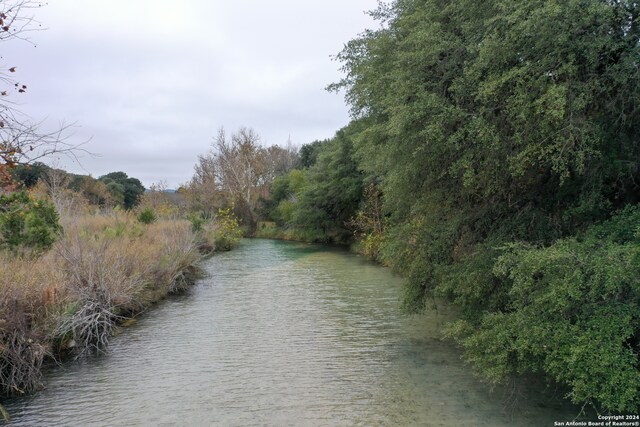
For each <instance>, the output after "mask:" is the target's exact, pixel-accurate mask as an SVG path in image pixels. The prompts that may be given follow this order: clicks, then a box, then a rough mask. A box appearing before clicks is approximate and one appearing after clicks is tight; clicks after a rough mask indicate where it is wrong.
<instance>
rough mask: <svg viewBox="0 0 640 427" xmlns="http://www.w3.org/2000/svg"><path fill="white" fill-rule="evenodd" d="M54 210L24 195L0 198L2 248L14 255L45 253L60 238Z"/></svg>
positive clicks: (48, 205) (57, 218)
mask: <svg viewBox="0 0 640 427" xmlns="http://www.w3.org/2000/svg"><path fill="white" fill-rule="evenodd" d="M61 232H62V227H61V226H60V223H59V217H58V213H57V212H56V210H55V207H54V206H53V205H52V204H51V203H49V202H47V201H44V200H34V199H32V198H30V197H29V196H28V195H27V193H25V192H17V193H12V194H10V195H8V196H7V195H2V196H0V247H3V248H5V249H9V250H11V251H20V252H24V250H35V251H38V252H42V251H44V250H46V249H48V248H50V247H51V245H53V243H54V242H55V240H56V238H57V237H58V236H59V235H60V234H61Z"/></svg>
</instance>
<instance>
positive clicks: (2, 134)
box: [0, 0, 82, 188]
mask: <svg viewBox="0 0 640 427" xmlns="http://www.w3.org/2000/svg"><path fill="white" fill-rule="evenodd" d="M45 4H46V3H44V2H41V1H37V0H0V41H9V40H11V39H20V40H25V41H29V39H28V35H29V33H30V32H32V31H37V30H38V29H40V28H41V27H40V24H39V23H38V22H37V21H35V19H34V18H33V15H32V13H33V10H34V9H38V8H40V7H42V6H43V5H45ZM16 73H17V69H16V67H15V66H11V65H10V64H9V65H6V64H0V188H2V187H5V186H8V185H9V183H10V182H11V179H10V175H9V170H10V169H11V168H12V167H13V166H15V165H17V164H26V163H31V162H34V161H35V160H38V159H41V158H43V157H46V156H51V155H52V154H66V155H69V156H72V157H73V158H74V159H75V153H76V152H77V151H78V149H79V145H82V144H79V145H78V144H76V145H73V144H70V143H69V142H68V137H69V136H70V135H68V131H69V129H70V127H71V126H72V125H66V124H61V125H60V127H59V128H58V129H56V130H55V131H53V132H46V131H45V132H43V131H42V130H41V123H38V122H33V121H32V120H31V119H30V118H28V117H27V116H26V115H24V114H23V113H22V112H20V111H19V109H18V108H17V106H16V103H15V101H13V100H11V95H12V94H16V93H17V94H22V93H24V92H26V91H27V85H26V84H24V83H21V82H19V81H18V80H16V78H15V75H16Z"/></svg>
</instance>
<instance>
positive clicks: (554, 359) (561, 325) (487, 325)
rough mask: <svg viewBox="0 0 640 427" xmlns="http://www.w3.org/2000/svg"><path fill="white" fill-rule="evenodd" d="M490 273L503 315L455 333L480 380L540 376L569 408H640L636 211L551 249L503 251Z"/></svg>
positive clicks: (639, 232) (639, 214) (639, 231)
mask: <svg viewBox="0 0 640 427" xmlns="http://www.w3.org/2000/svg"><path fill="white" fill-rule="evenodd" d="M494 273H495V275H496V276H497V277H498V278H499V279H501V280H502V281H503V286H508V289H509V291H508V296H509V300H510V302H509V304H508V309H507V310H504V311H502V312H496V313H492V314H487V315H485V316H484V318H483V319H482V321H481V323H480V326H479V327H478V328H475V327H472V325H471V324H470V323H467V322H464V321H460V322H458V323H457V324H456V325H455V326H454V328H453V335H455V336H457V337H458V338H462V341H461V342H462V343H463V345H464V347H465V348H466V349H467V355H468V358H469V360H471V361H473V362H474V363H475V365H476V366H477V367H479V369H480V371H481V373H482V374H484V376H485V377H487V378H489V379H490V380H492V381H500V380H504V379H505V378H506V377H507V376H508V375H510V374H518V373H523V372H545V373H547V374H548V375H549V376H550V377H551V378H552V379H554V380H555V381H557V382H558V383H560V384H563V385H566V386H567V387H568V389H569V395H570V397H571V399H572V400H573V401H574V402H576V403H580V402H592V403H595V404H598V405H599V406H601V407H604V408H606V409H607V410H611V411H621V412H630V413H631V412H635V411H637V410H638V409H639V408H640V370H639V369H638V367H639V364H640V357H639V352H640V342H639V341H640V207H634V208H627V209H625V210H624V211H623V212H621V213H620V214H618V215H616V216H615V217H614V218H613V219H611V220H610V221H607V222H605V223H603V224H600V225H596V226H593V227H591V228H590V229H589V230H588V231H587V232H585V233H582V234H579V235H577V236H575V237H572V238H567V239H563V240H559V241H557V242H556V243H554V244H553V245H551V246H549V247H544V248H540V247H534V246H531V245H527V244H512V245H509V246H508V247H507V248H505V252H504V254H503V255H502V256H500V257H499V258H498V260H497V262H496V264H495V267H494Z"/></svg>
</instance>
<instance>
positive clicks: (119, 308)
mask: <svg viewBox="0 0 640 427" xmlns="http://www.w3.org/2000/svg"><path fill="white" fill-rule="evenodd" d="M20 194H22V195H24V198H22V199H21V200H22V201H24V200H29V201H30V202H33V203H34V204H35V205H36V206H46V204H47V203H48V202H47V201H46V200H41V199H36V198H34V195H33V194H31V195H27V194H26V193H20ZM3 200H4V201H6V200H8V199H7V198H5V199H3ZM3 206H4V207H5V209H4V214H5V216H2V215H0V225H2V226H5V225H6V224H7V223H8V222H9V223H11V221H10V219H11V218H9V220H7V211H8V210H7V209H6V207H7V204H6V203H5V204H4V205H3ZM143 206H144V203H143ZM20 208H21V209H20V212H17V214H18V215H19V216H21V217H28V216H29V215H30V214H31V212H30V211H29V210H28V209H27V208H25V207H24V206H23V205H21V206H20ZM159 210H160V211H162V209H159ZM0 211H2V209H0ZM0 213H2V212H0ZM172 213H173V214H172V215H170V216H168V217H164V218H162V217H161V218H157V217H156V214H155V213H154V211H153V210H152V209H150V208H149V207H141V208H140V209H138V211H137V212H133V211H122V210H120V209H110V210H106V211H102V212H97V213H90V212H87V211H86V209H85V210H84V211H80V212H75V213H69V212H67V213H66V214H64V215H63V216H62V217H61V218H60V220H59V225H60V228H59V230H60V232H59V233H58V236H57V240H56V241H55V243H52V244H51V246H50V247H49V248H47V249H44V250H35V249H33V247H30V248H25V247H24V246H21V247H19V248H18V249H16V248H13V249H8V248H4V249H5V250H4V251H0V263H1V264H2V266H3V267H2V269H0V313H2V315H1V316H0V396H15V395H25V394H29V393H33V392H35V391H37V390H39V389H41V388H42V387H43V369H44V368H45V367H46V366H47V365H49V364H52V363H59V362H61V361H64V360H69V359H74V358H79V357H83V356H87V355H91V354H96V353H100V352H103V351H104V350H105V349H106V348H107V345H108V343H109V339H110V337H111V336H112V335H113V334H114V332H115V331H116V328H117V327H119V326H120V325H123V324H125V325H126V323H127V322H128V321H129V319H132V318H134V317H135V316H137V315H138V314H140V313H141V312H143V311H145V310H146V309H147V308H149V307H150V306H152V305H154V304H155V303H157V302H159V301H161V300H163V299H165V298H166V297H167V296H168V295H172V294H179V293H181V292H184V291H185V290H187V289H188V288H189V286H191V285H192V284H193V283H194V282H195V280H196V279H197V278H198V277H199V276H200V275H201V274H202V271H201V270H200V268H199V267H198V263H199V261H200V260H202V259H203V257H206V256H208V255H211V254H213V252H215V251H218V250H229V249H231V248H232V247H233V246H234V245H235V244H237V243H238V241H239V239H240V237H241V230H240V228H239V226H238V222H237V221H236V220H235V218H234V217H233V216H232V215H231V214H230V213H229V212H225V211H220V212H219V214H218V215H216V217H214V218H213V219H210V220H208V221H205V220H204V219H201V218H198V219H193V218H192V219H191V220H187V219H181V218H179V217H178V216H177V215H175V211H174V212H172ZM29 226H30V227H31V231H34V230H35V231H38V233H39V235H40V237H42V235H43V234H45V233H44V231H43V230H42V229H37V228H36V225H34V222H33V221H32V222H29V221H28V220H27V221H26V226H25V227H24V229H23V230H21V232H22V237H21V238H22V239H23V240H25V239H27V237H26V236H28V235H29V230H28V227H29ZM4 230H5V234H6V235H8V233H7V232H6V228H5V229H4ZM38 233H36V234H38ZM4 240H5V241H6V240H7V238H6V236H5V239H4ZM8 417H9V414H7V412H6V411H5V410H4V409H3V408H2V407H1V406H0V420H1V419H3V418H4V419H5V420H7V419H8Z"/></svg>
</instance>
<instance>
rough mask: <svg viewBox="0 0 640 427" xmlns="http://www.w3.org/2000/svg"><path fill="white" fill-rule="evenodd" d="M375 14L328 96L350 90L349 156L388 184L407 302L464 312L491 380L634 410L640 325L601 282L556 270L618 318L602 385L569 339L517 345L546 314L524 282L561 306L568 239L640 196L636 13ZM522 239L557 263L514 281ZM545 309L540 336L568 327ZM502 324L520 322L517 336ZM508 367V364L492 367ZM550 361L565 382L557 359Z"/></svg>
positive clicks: (585, 7)
mask: <svg viewBox="0 0 640 427" xmlns="http://www.w3.org/2000/svg"><path fill="white" fill-rule="evenodd" d="M373 15H374V16H375V17H376V18H378V19H380V20H381V23H382V26H381V27H380V29H378V30H376V31H368V32H365V33H364V34H363V35H361V36H360V37H358V38H357V39H355V40H352V41H350V42H349V43H348V44H347V45H346V46H345V49H344V50H343V51H342V52H341V53H340V54H339V55H338V59H339V60H341V61H342V63H343V69H344V71H345V74H346V77H345V78H344V79H343V80H342V81H341V82H339V83H338V84H336V85H332V86H331V87H330V88H331V89H336V90H339V89H344V90H346V99H347V101H348V102H349V104H350V106H351V112H352V116H353V118H354V119H355V120H357V121H359V122H361V123H362V124H363V126H364V128H363V129H362V131H360V132H358V133H357V134H355V135H353V138H352V140H353V146H354V156H353V157H354V158H355V159H356V160H357V162H358V168H359V169H361V170H362V171H363V172H364V173H365V176H366V177H367V179H370V180H373V179H375V182H379V183H380V187H381V190H382V192H383V210H384V211H385V212H386V213H388V214H389V216H388V227H386V228H385V238H384V241H383V245H382V248H381V252H382V257H383V258H384V261H386V262H388V263H390V264H391V265H392V266H393V267H394V268H395V269H396V270H399V271H402V272H403V273H404V274H406V275H407V277H408V280H407V287H406V298H405V307H406V308H407V309H408V310H410V311H419V310H422V309H424V308H425V303H426V301H427V300H428V297H429V296H432V295H438V296H443V297H447V298H449V299H450V300H452V301H455V302H457V303H458V304H460V305H461V306H462V313H463V316H464V318H465V321H467V322H468V324H469V325H470V328H469V329H468V330H467V332H468V334H467V335H465V334H460V335H458V336H464V338H463V345H465V346H466V347H467V348H468V349H469V351H470V353H468V355H471V356H472V360H474V361H475V362H476V364H477V365H478V366H480V368H481V370H482V372H483V373H484V374H485V376H487V377H490V378H492V379H495V378H497V377H501V379H503V380H504V375H506V373H507V371H509V372H518V373H522V372H531V371H537V372H540V371H543V370H544V371H545V372H549V373H550V372H554V373H555V372H560V374H558V375H557V376H555V377H554V378H553V379H555V380H557V381H560V382H561V383H562V384H565V385H566V386H567V387H569V388H570V389H571V393H573V394H572V395H574V396H579V397H577V399H576V400H577V401H580V402H593V403H595V404H599V405H601V406H603V407H604V408H606V409H607V410H615V411H623V410H624V411H631V412H633V411H635V410H636V409H637V408H638V405H639V403H638V400H637V387H636V385H637V384H638V381H637V375H631V374H629V372H626V371H625V372H623V370H624V369H627V370H628V368H629V366H633V367H634V369H636V370H637V367H638V364H639V363H640V360H639V359H638V353H639V352H638V340H637V336H639V334H640V332H638V327H637V321H636V320H635V318H634V317H632V316H631V317H630V316H628V315H627V314H625V313H622V312H621V311H617V309H618V308H620V307H619V302H620V301H619V300H615V299H613V300H611V299H608V298H599V297H598V295H600V293H599V292H598V289H597V286H599V282H598V280H588V277H587V276H588V275H589V274H591V273H592V271H585V272H583V273H579V272H580V271H581V270H579V269H577V268H573V269H570V271H568V272H565V271H561V272H559V273H557V275H558V276H562V275H564V274H565V273H566V274H568V275H572V274H577V275H580V274H583V276H584V277H578V278H576V277H573V276H572V277H571V279H572V280H573V279H575V280H577V281H578V284H574V285H573V287H575V288H578V289H580V291H581V292H582V291H584V292H585V299H586V300H587V301H586V302H585V301H582V303H583V306H584V305H585V304H587V306H588V307H592V306H593V304H594V303H596V302H597V303H598V304H599V307H600V309H601V311H597V310H596V311H594V312H593V313H591V314H594V315H598V316H596V317H597V319H599V320H598V322H599V321H600V320H601V321H602V322H605V320H604V319H607V318H609V319H610V320H611V322H612V325H610V326H612V327H614V326H615V327H617V328H618V330H619V331H623V332H624V333H622V332H621V335H619V336H622V335H625V334H626V335H625V336H627V338H625V339H626V340H627V341H624V340H623V341H624V342H623V344H622V345H623V351H622V352H621V353H617V354H624V357H622V356H621V357H620V361H624V364H621V366H622V365H624V368H623V367H621V368H620V370H616V369H615V368H613V366H615V365H616V363H615V360H614V359H615V358H611V359H609V360H607V361H606V363H608V364H609V365H608V366H610V367H612V368H611V369H610V370H608V372H607V373H606V374H605V373H603V372H602V370H595V369H594V365H595V364H596V362H597V360H594V359H589V358H588V357H585V358H584V359H580V360H581V361H582V362H584V363H582V364H581V365H579V366H571V367H570V368H571V369H569V367H568V366H567V364H569V363H572V360H573V361H575V360H577V359H576V357H577V356H578V352H583V351H584V349H585V348H587V347H588V346H583V347H582V348H578V347H579V345H578V344H579V343H577V342H573V343H572V342H571V341H570V340H565V339H562V340H557V341H556V342H558V343H559V345H560V346H561V348H560V349H558V350H557V351H556V350H554V349H550V348H537V349H536V352H532V351H529V350H530V349H531V348H532V347H533V346H530V343H528V342H527V340H526V338H520V336H519V334H518V335H514V334H513V332H514V330H515V329H516V328H517V327H520V325H524V322H526V321H528V320H529V318H528V317H527V316H526V315H525V314H526V313H528V310H531V309H532V307H533V308H534V309H540V310H547V307H548V305H546V304H537V302H536V301H533V300H532V299H531V298H533V297H534V296H535V295H534V296H531V295H527V296H526V297H525V298H520V295H519V294H518V292H519V288H520V287H522V286H523V284H529V283H531V279H532V278H533V282H535V283H536V284H538V283H540V284H541V286H542V285H544V286H545V288H544V289H542V290H540V292H545V291H548V294H546V295H542V296H541V298H549V299H550V300H551V299H553V298H552V297H550V296H552V295H555V294H554V292H556V291H558V288H561V287H562V286H564V285H567V283H568V282H567V281H565V280H564V278H563V279H561V280H558V281H557V282H554V283H552V286H547V285H548V284H547V283H545V281H546V280H549V278H548V277H547V274H546V272H551V273H553V274H556V270H554V269H555V268H556V267H557V268H561V267H562V265H560V266H558V265H555V264H554V263H555V262H556V261H555V260H554V255H557V253H558V251H557V249H558V248H560V247H561V246H562V245H563V244H566V242H567V241H565V240H564V239H570V238H571V236H574V237H575V238H576V239H578V238H580V236H581V235H580V233H581V232H582V231H583V230H585V229H588V228H589V227H591V226H594V224H598V223H600V222H602V221H604V220H606V219H607V218H609V217H610V216H611V215H612V214H614V213H615V212H616V211H617V210H618V209H620V208H622V207H624V206H626V205H633V204H637V203H638V202H639V201H640V184H639V183H640V144H638V141H639V140H640V128H639V127H638V126H637V125H636V124H637V123H638V122H640V109H638V108H637V107H636V106H637V105H640V80H639V79H638V64H639V63H640V60H639V58H640V21H639V17H640V3H638V2H636V1H612V0H567V1H562V2H549V1H544V0H531V1H526V2H517V1H516V2H513V1H504V0H489V1H484V2H476V1H472V0H461V1H455V2H451V1H444V0H397V1H394V2H392V3H390V4H382V5H381V7H380V8H379V9H378V10H377V11H375V12H374V13H373ZM318 162H320V160H318ZM515 242H520V243H524V244H526V245H529V246H528V247H532V248H539V247H542V248H547V247H551V248H553V250H552V249H550V250H548V251H541V252H537V251H535V250H534V249H532V250H531V252H526V253H525V252H518V253H519V254H520V255H523V256H525V255H526V256H527V257H529V256H531V257H533V256H535V257H536V262H531V264H528V265H524V264H518V263H516V262H513V263H510V264H508V267H505V268H507V270H506V271H503V270H500V268H499V267H500V266H501V265H506V264H503V263H501V261H500V260H504V258H502V256H503V255H504V254H505V251H507V249H506V248H509V247H510V245H512V244H515ZM554 242H562V243H558V247H554V246H553V244H554ZM570 246H572V244H571V245H570ZM582 249H584V248H582ZM582 249H580V250H582ZM585 250H587V251H591V250H594V251H595V250H596V249H595V248H594V247H587V248H586V249H585ZM576 251H578V249H576ZM576 251H573V252H572V251H569V252H568V254H569V255H571V256H572V255H573V254H576ZM614 252H615V251H614ZM562 255H563V256H566V255H567V253H564V252H563V253H562ZM531 259H533V258H531ZM584 259H590V257H589V256H585V257H584ZM565 264H566V263H565ZM533 267H535V268H533ZM522 272H525V273H527V274H528V275H530V276H527V277H522V276H521V275H518V274H519V273H522ZM523 274H524V273H523ZM611 274H612V277H622V276H615V274H613V273H611ZM562 277H564V276H562ZM625 277H626V276H625ZM625 280H627V279H625ZM611 282H615V279H613V280H611ZM589 298H595V299H593V300H588V299H589ZM626 310H628V308H624V310H623V311H626ZM545 314H548V315H549V316H551V317H550V318H549V319H545V322H546V323H544V325H543V324H541V323H540V322H537V321H536V319H537V320H540V318H539V317H532V318H531V321H533V322H534V323H533V324H532V325H528V326H531V328H530V329H535V328H537V327H547V326H548V325H555V324H558V325H561V324H564V323H563V322H564V321H565V319H564V318H563V317H562V316H563V313H562V312H561V311H559V310H558V311H557V312H555V313H549V312H545ZM583 314H584V315H582V314H581V316H578V317H574V319H576V318H579V319H580V320H579V321H581V322H583V323H584V324H582V325H572V326H571V327H567V330H568V331H571V330H572V328H575V330H576V333H577V332H578V330H579V329H580V328H582V327H586V323H588V322H589V321H588V320H586V319H588V318H589V314H588V313H583ZM553 316H556V317H553ZM505 319H517V322H515V323H513V324H512V325H511V326H512V328H511V329H510V330H506V331H505V329H506V326H505V324H504V323H503V321H504V320H505ZM518 322H519V323H518ZM598 322H596V323H598ZM634 322H635V324H634ZM589 326H593V327H594V329H596V330H601V331H604V330H606V328H605V326H606V325H604V323H603V324H593V325H589ZM614 329H615V328H614ZM629 331H631V332H629ZM629 334H631V336H634V337H636V338H629V337H628V335H629ZM567 336H573V335H571V334H570V332H567ZM619 336H618V337H619ZM581 339H586V338H581ZM616 339H617V338H616ZM521 344H522V346H521ZM500 346H502V347H501V349H502V350H501V351H500V352H498V351H497V348H498V347H500ZM523 346H527V348H526V349H525V348H524V347H523ZM473 349H475V352H473ZM487 349H490V350H487ZM525 350H526V351H525ZM558 352H565V354H564V355H563V356H562V357H560V356H559V355H558ZM585 354H586V353H585ZM567 355H568V356H574V357H573V358H572V357H564V356H567ZM580 355H582V353H580ZM556 356H557V357H556ZM500 357H503V358H505V359H506V362H505V363H504V364H502V365H501V364H493V363H491V362H492V360H494V361H496V360H497V358H500ZM554 358H555V359H554ZM551 359H553V360H551ZM550 360H551V361H552V362H553V363H557V364H558V365H557V366H553V369H552V368H551V367H549V365H548V364H545V363H543V362H545V361H546V362H549V361H550ZM587 362H588V363H587ZM505 364H506V365H508V368H509V369H507V370H501V371H500V368H502V367H504V365H505ZM492 366H494V367H496V369H495V370H492V368H491V367H492ZM579 371H582V372H592V371H593V372H595V373H597V375H598V378H599V379H598V380H597V384H596V385H594V384H593V383H589V387H584V386H585V383H584V378H583V377H581V376H580V375H574V374H575V373H576V372H579ZM562 372H564V374H562ZM569 372H571V373H572V374H571V375H569V374H568V373H569ZM620 378H633V381H634V382H633V384H634V386H633V387H635V388H632V389H631V392H629V389H625V388H624V387H619V388H618V391H617V392H616V391H615V390H611V389H610V388H607V387H605V383H606V381H608V380H611V381H619V379H620ZM581 381H582V383H581ZM598 390H603V392H602V393H600V392H598ZM604 391H607V393H604ZM609 392H611V393H609Z"/></svg>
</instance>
